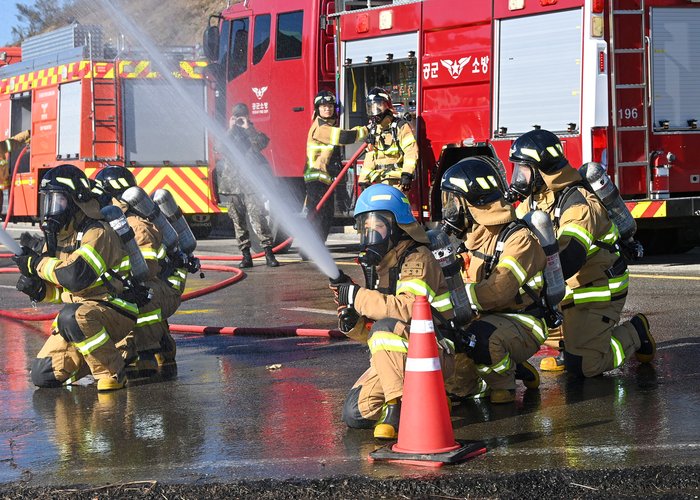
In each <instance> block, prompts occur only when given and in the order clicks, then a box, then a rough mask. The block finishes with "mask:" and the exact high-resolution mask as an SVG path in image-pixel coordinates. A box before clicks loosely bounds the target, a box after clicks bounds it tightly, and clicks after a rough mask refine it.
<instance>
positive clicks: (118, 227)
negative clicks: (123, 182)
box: [100, 205, 148, 282]
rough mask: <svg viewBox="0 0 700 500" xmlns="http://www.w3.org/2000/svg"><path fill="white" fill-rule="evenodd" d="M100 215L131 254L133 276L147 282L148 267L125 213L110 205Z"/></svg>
mask: <svg viewBox="0 0 700 500" xmlns="http://www.w3.org/2000/svg"><path fill="white" fill-rule="evenodd" d="M100 213H101V214H102V216H103V217H104V218H105V221H107V222H109V225H110V226H111V227H112V229H114V231H115V232H116V233H117V234H118V235H119V238H120V239H121V240H122V242H123V243H124V247H125V248H126V251H127V253H128V254H129V262H130V263H131V274H132V275H133V276H134V278H136V280H137V281H140V282H144V281H146V280H147V279H148V266H147V265H146V260H145V259H144V258H143V254H142V253H141V249H140V248H139V245H138V243H136V240H135V239H134V230H133V229H131V226H129V221H127V220H126V216H125V215H124V212H122V210H121V208H119V207H115V206H114V205H108V206H106V207H104V208H103V209H102V210H100Z"/></svg>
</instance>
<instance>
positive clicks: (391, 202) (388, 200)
mask: <svg viewBox="0 0 700 500" xmlns="http://www.w3.org/2000/svg"><path fill="white" fill-rule="evenodd" d="M353 215H354V217H355V222H356V225H357V228H358V230H359V232H360V248H361V251H360V256H359V257H358V261H359V262H360V264H362V265H363V266H367V265H369V266H376V265H377V264H379V262H381V260H382V259H383V258H384V256H385V255H386V254H387V252H388V251H389V250H390V249H391V248H393V247H394V246H396V244H397V243H398V241H399V240H400V239H401V237H402V236H403V235H404V234H406V233H405V232H404V230H403V229H402V227H401V225H412V224H416V225H417V222H416V218H415V217H414V216H413V212H411V205H410V203H409V201H408V198H406V195H404V194H403V193H402V192H401V191H399V190H398V189H396V188H395V187H393V186H388V185H386V184H373V185H371V186H370V187H368V188H367V189H365V190H364V191H362V194H360V196H359V198H358V199H357V203H356V204H355V212H354V214H353Z"/></svg>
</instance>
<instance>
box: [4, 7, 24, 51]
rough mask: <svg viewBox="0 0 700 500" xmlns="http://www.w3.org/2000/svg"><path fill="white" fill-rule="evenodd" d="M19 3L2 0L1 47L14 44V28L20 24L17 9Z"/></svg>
mask: <svg viewBox="0 0 700 500" xmlns="http://www.w3.org/2000/svg"><path fill="white" fill-rule="evenodd" d="M17 1H18V0H0V47H3V46H5V45H7V44H9V43H11V42H12V27H13V26H17V25H18V24H19V21H18V20H17V8H16V7H15V4H16V3H17ZM24 3H26V2H24Z"/></svg>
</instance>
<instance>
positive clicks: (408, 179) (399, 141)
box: [357, 87, 418, 192]
mask: <svg viewBox="0 0 700 500" xmlns="http://www.w3.org/2000/svg"><path fill="white" fill-rule="evenodd" d="M366 102H367V115H368V116H369V120H370V125H369V138H368V140H370V141H371V142H370V144H371V150H370V151H369V152H368V153H367V154H366V155H365V161H364V165H362V170H360V175H359V178H358V180H357V182H358V184H360V186H362V187H367V186H368V185H370V184H375V183H383V184H389V185H390V186H395V187H398V188H400V189H401V190H402V191H403V192H408V190H409V189H411V183H412V182H413V178H414V175H415V171H416V163H417V162H418V143H417V142H416V138H415V137H414V135H413V131H412V130H411V126H410V125H409V124H408V122H407V121H405V120H402V119H400V118H397V117H395V116H394V113H395V112H396V111H395V110H394V107H393V106H392V103H391V96H390V95H389V93H388V92H386V91H385V90H384V89H380V88H378V87H377V88H373V89H372V90H370V92H369V94H368V95H367V101H366Z"/></svg>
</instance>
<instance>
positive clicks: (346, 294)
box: [335, 282, 360, 311]
mask: <svg viewBox="0 0 700 500" xmlns="http://www.w3.org/2000/svg"><path fill="white" fill-rule="evenodd" d="M359 291H360V285H358V284H357V283H355V282H353V283H343V284H341V285H338V288H337V292H336V293H337V296H336V298H335V303H336V304H338V311H340V308H342V307H346V306H349V307H355V297H357V292H359Z"/></svg>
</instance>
